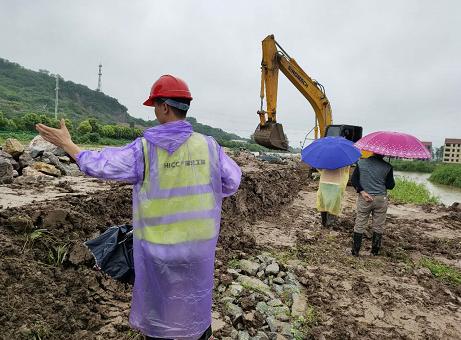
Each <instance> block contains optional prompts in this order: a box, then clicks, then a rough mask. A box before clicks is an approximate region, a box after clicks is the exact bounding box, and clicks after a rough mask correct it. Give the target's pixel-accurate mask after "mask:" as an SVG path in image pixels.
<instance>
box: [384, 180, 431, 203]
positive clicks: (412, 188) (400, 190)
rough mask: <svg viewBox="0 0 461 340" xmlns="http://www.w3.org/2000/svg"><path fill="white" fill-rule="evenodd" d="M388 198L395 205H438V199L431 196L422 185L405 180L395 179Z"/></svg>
mask: <svg viewBox="0 0 461 340" xmlns="http://www.w3.org/2000/svg"><path fill="white" fill-rule="evenodd" d="M389 196H390V198H391V199H392V200H393V201H394V202H397V203H415V204H437V203H439V198H438V197H436V196H433V195H432V194H431V193H430V192H429V190H428V189H427V188H426V186H425V185H424V184H419V183H416V182H413V181H411V180H409V179H407V178H397V179H396V181H395V188H394V189H393V190H391V191H389Z"/></svg>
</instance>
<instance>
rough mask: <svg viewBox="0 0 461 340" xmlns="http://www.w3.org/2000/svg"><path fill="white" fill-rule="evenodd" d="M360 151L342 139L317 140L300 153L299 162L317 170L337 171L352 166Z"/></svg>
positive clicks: (326, 138)
mask: <svg viewBox="0 0 461 340" xmlns="http://www.w3.org/2000/svg"><path fill="white" fill-rule="evenodd" d="M360 156H361V153H360V150H359V149H357V148H356V147H355V146H354V143H352V142H351V141H349V140H347V139H345V138H343V137H324V138H319V139H317V140H315V141H314V142H312V143H311V144H310V145H308V146H306V147H305V148H304V149H303V151H302V152H301V160H302V161H303V162H304V163H307V164H309V165H310V166H312V167H314V168H317V169H329V170H334V169H339V168H342V167H344V166H347V165H351V164H354V163H355V162H357V160H358V159H359V158H360Z"/></svg>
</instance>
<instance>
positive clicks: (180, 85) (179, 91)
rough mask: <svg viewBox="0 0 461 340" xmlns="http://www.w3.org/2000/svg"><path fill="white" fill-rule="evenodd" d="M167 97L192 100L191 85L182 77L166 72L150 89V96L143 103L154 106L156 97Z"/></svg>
mask: <svg viewBox="0 0 461 340" xmlns="http://www.w3.org/2000/svg"><path fill="white" fill-rule="evenodd" d="M160 97H166V98H186V99H190V100H192V96H191V94H190V91H189V87H188V86H187V84H186V82H185V81H184V80H182V79H181V78H177V77H174V76H172V75H169V74H166V75H163V76H161V77H160V78H159V79H158V80H157V81H156V82H155V83H154V84H153V85H152V88H151V89H150V95H149V98H147V100H146V101H145V102H144V103H143V104H144V105H146V106H154V99H155V98H160Z"/></svg>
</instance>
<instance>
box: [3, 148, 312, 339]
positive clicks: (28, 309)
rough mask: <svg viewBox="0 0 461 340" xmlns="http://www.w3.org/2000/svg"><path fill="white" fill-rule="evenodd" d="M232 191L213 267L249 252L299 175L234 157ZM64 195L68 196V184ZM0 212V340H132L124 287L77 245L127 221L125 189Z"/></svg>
mask: <svg viewBox="0 0 461 340" xmlns="http://www.w3.org/2000/svg"><path fill="white" fill-rule="evenodd" d="M236 161H237V162H238V163H239V165H240V166H241V167H242V171H243V178H242V183H241V187H240V189H239V192H238V193H237V194H236V195H235V196H233V197H230V198H227V199H225V201H224V203H223V219H222V224H221V235H220V239H219V245H218V251H217V256H218V262H219V263H221V264H222V263H224V262H225V261H227V260H228V259H230V258H232V257H234V256H236V255H235V254H238V253H239V252H240V251H241V249H247V251H249V252H251V251H255V248H254V246H255V245H256V242H255V239H254V236H252V235H251V234H249V233H248V228H249V227H250V226H251V224H252V223H253V222H254V221H256V220H257V219H258V218H260V217H262V216H270V215H274V214H277V212H279V211H280V209H281V208H282V207H283V206H284V205H285V204H287V203H289V202H291V201H292V200H293V199H294V198H295V196H296V195H297V192H298V191H299V189H300V186H301V184H302V182H303V181H304V180H305V178H306V175H307V172H306V170H305V169H303V168H302V167H300V166H299V165H298V164H297V163H295V162H287V164H270V163H262V162H258V161H256V160H255V159H254V157H253V156H252V155H251V154H246V153H245V154H240V155H238V156H236ZM65 186H66V187H65V188H64V189H65V190H64V191H67V192H70V193H71V192H72V191H73V190H72V186H71V185H70V184H67V185H65ZM70 193H69V195H67V196H64V197H61V198H60V199H59V200H54V201H45V202H35V203H30V204H29V205H27V206H20V207H15V208H9V209H4V210H1V211H0V256H1V257H2V261H1V262H0V284H1V286H2V287H5V288H4V289H2V290H0V325H1V326H0V334H2V336H3V338H4V339H29V338H34V337H35V338H37V339H38V338H40V339H97V338H98V337H101V338H102V337H104V338H108V339H134V338H136V333H134V332H132V331H131V330H130V328H129V326H128V313H129V302H130V297H131V287H130V286H129V285H125V284H121V283H119V282H116V281H114V280H112V279H110V278H107V277H105V276H104V275H103V274H101V273H99V272H96V271H94V270H93V269H92V267H93V259H92V257H91V256H90V255H89V253H88V251H87V250H86V249H85V247H84V246H83V244H82V243H83V242H84V241H85V240H88V239H91V238H94V237H95V236H97V235H99V234H100V233H101V232H102V231H104V230H105V229H106V228H107V227H108V226H111V225H117V224H124V223H129V222H130V220H131V186H129V185H123V184H116V183H113V184H111V185H110V188H109V189H101V190H100V191H98V193H97V194H96V195H85V194H84V193H80V194H79V196H78V197H75V196H72V195H71V194H70Z"/></svg>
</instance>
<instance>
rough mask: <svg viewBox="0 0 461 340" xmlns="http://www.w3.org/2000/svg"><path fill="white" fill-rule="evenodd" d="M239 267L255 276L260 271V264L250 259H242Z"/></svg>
mask: <svg viewBox="0 0 461 340" xmlns="http://www.w3.org/2000/svg"><path fill="white" fill-rule="evenodd" d="M239 267H240V269H242V271H243V272H244V273H247V274H249V275H251V276H254V275H256V273H257V272H258V269H259V264H257V263H256V262H252V261H249V260H240V262H239Z"/></svg>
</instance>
